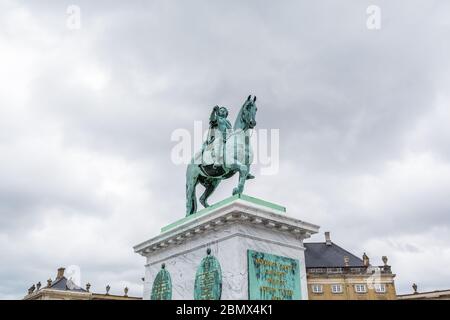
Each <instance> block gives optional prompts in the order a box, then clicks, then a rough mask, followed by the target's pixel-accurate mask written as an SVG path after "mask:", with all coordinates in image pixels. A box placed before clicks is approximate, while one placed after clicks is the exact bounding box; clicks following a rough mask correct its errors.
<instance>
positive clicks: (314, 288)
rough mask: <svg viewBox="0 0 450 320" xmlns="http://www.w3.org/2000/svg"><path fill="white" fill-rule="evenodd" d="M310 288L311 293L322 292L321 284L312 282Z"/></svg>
mask: <svg viewBox="0 0 450 320" xmlns="http://www.w3.org/2000/svg"><path fill="white" fill-rule="evenodd" d="M311 289H312V292H313V293H322V292H323V286H322V285H321V284H313V285H311Z"/></svg>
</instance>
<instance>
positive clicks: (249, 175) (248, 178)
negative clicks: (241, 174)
mask: <svg viewBox="0 0 450 320" xmlns="http://www.w3.org/2000/svg"><path fill="white" fill-rule="evenodd" d="M246 179H247V180H250V179H255V176H254V175H252V174H251V173H249V174H247V178H246Z"/></svg>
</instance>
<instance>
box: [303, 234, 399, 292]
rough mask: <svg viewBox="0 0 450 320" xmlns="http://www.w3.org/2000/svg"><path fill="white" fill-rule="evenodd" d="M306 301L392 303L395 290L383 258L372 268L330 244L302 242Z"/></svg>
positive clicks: (365, 260)
mask: <svg viewBox="0 0 450 320" xmlns="http://www.w3.org/2000/svg"><path fill="white" fill-rule="evenodd" d="M304 246H305V249H306V250H305V263H306V273H307V282H308V296H309V299H310V300H394V299H396V290H395V283H394V277H395V274H393V273H392V270H391V267H390V266H389V265H388V264H387V257H385V256H383V258H382V260H383V262H384V265H383V266H372V265H371V264H370V260H369V257H368V256H367V255H366V254H364V255H363V257H362V259H361V258H359V257H357V256H355V255H354V254H352V253H350V252H348V251H347V250H345V249H343V248H342V247H340V246H338V245H337V244H335V243H334V242H332V241H331V238H330V233H329V232H326V233H325V242H314V243H307V242H305V243H304Z"/></svg>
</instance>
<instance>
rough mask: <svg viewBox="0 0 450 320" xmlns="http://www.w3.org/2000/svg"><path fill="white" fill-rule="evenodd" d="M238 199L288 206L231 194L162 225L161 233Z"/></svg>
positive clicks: (278, 207)
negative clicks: (195, 211)
mask: <svg viewBox="0 0 450 320" xmlns="http://www.w3.org/2000/svg"><path fill="white" fill-rule="evenodd" d="M237 199H241V200H244V201H247V202H250V203H254V204H257V205H260V206H264V207H267V208H270V209H273V210H278V211H281V212H286V208H285V207H283V206H280V205H278V204H275V203H271V202H268V201H265V200H261V199H258V198H254V197H250V196H247V195H245V194H236V195H234V196H231V197H229V198H226V199H224V200H222V201H219V202H217V203H215V204H213V205H211V206H209V207H208V208H205V209H203V210H200V211H198V212H197V213H194V214H191V215H190V216H187V217H185V218H183V219H180V220H178V221H175V222H173V223H171V224H169V225H167V226H165V227H162V228H161V233H163V232H166V231H168V230H170V229H172V228H175V227H177V226H180V225H182V224H184V223H185V222H187V221H190V220H195V219H197V218H198V217H200V216H204V215H205V214H207V213H209V212H211V211H213V210H215V209H217V208H220V207H223V206H225V205H227V204H229V203H232V202H234V201H236V200H237Z"/></svg>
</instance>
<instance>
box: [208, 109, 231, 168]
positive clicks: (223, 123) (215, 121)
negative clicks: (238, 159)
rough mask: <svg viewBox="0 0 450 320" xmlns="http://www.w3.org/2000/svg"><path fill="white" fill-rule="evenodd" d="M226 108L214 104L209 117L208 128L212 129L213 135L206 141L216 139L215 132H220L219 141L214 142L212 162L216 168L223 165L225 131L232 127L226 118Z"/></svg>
mask: <svg viewBox="0 0 450 320" xmlns="http://www.w3.org/2000/svg"><path fill="white" fill-rule="evenodd" d="M227 117H228V110H227V108H225V107H219V106H215V107H214V108H213V111H212V113H211V116H210V117H209V128H210V129H212V130H213V132H214V133H213V135H212V136H211V138H210V141H209V142H208V143H212V142H213V141H214V140H216V134H220V138H221V141H216V143H215V144H214V154H215V156H214V164H213V167H214V168H217V167H220V166H221V165H223V154H224V146H225V142H226V141H227V131H228V130H230V129H231V128H232V126H231V123H230V121H228V119H227Z"/></svg>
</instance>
